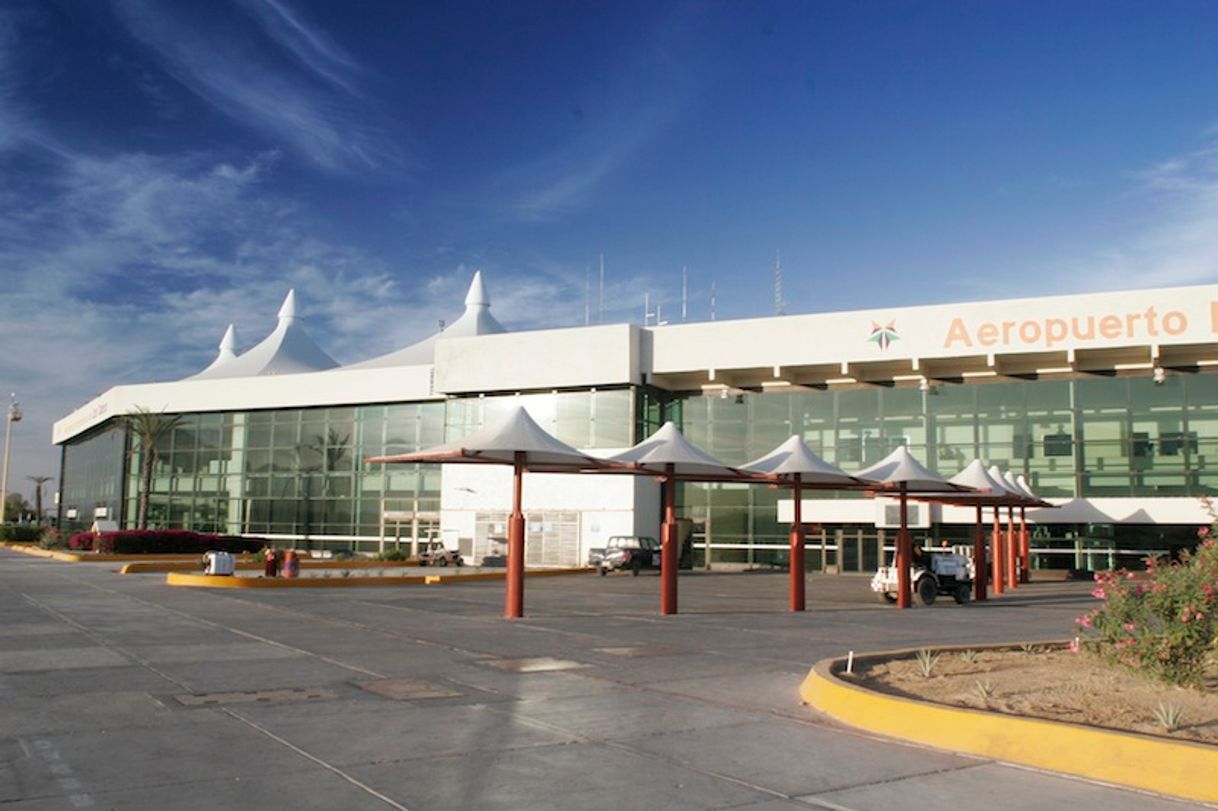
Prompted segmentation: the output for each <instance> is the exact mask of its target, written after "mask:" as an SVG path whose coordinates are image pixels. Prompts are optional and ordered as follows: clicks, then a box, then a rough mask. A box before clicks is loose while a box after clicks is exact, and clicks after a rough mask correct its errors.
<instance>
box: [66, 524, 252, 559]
mask: <svg viewBox="0 0 1218 811" xmlns="http://www.w3.org/2000/svg"><path fill="white" fill-rule="evenodd" d="M265 544H266V541H265V540H263V539H261V538H238V537H233V536H230V535H212V534H208V533H202V532H192V531H190V530H184V529H147V530H138V529H132V530H120V531H118V532H101V533H92V532H78V533H76V534H75V535H73V536H72V537H71V538H70V539H69V540H68V546H69V548H71V549H73V550H76V551H79V552H100V553H105V554H115V555H145V554H191V553H198V554H200V555H201V554H203V553H204V552H206V551H208V550H215V551H221V552H233V553H241V552H257V551H259V550H260V549H262V548H263V546H264V545H265Z"/></svg>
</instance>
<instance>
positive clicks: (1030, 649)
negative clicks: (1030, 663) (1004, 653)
mask: <svg viewBox="0 0 1218 811" xmlns="http://www.w3.org/2000/svg"><path fill="white" fill-rule="evenodd" d="M1019 649H1020V650H1021V651H1023V652H1024V653H1026V654H1029V655H1031V654H1033V653H1040V647H1039V646H1038V645H1035V644H1033V643H1031V642H1020V643H1019Z"/></svg>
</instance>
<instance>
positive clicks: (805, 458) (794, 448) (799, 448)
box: [740, 435, 866, 487]
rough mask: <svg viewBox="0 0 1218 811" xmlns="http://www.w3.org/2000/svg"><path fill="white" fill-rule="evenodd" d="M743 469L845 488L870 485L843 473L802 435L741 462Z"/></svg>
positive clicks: (749, 471)
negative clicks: (819, 453)
mask: <svg viewBox="0 0 1218 811" xmlns="http://www.w3.org/2000/svg"><path fill="white" fill-rule="evenodd" d="M740 469H741V470H743V471H745V472H747V473H760V474H763V475H766V476H779V477H781V478H786V479H791V478H793V477H794V476H795V475H796V474H799V478H800V483H801V484H810V485H818V484H820V485H840V486H842V487H850V486H852V485H860V484H866V482H861V481H859V480H858V479H857V478H855V477H854V476H851V475H850V474H848V473H845V472H843V471H842V469H841V468H839V467H837V466H835V465H831V464H829V463H828V462H826V461H825V460H824V459H821V458H820V457H819V456H817V455H816V454H815V453H813V452H812V449H811V448H809V447H808V446H807V445H806V444H805V443H804V441H803V438H802V437H800V436H798V435H792V436H790V437H789V438H788V439H787V440H786V441H785V442H783V443H782V444H781V445H779V446H778V447H777V448H775V449H774V450H772V451H770V452H769V453H767V454H766V455H765V456H762V457H760V458H758V459H754V460H753V461H751V462H748V463H747V464H744V465H741V466H740Z"/></svg>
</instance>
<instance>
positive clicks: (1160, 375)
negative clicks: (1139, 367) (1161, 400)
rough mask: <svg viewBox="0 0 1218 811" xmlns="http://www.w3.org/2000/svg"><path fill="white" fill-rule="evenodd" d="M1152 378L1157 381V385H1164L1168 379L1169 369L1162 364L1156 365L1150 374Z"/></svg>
mask: <svg viewBox="0 0 1218 811" xmlns="http://www.w3.org/2000/svg"><path fill="white" fill-rule="evenodd" d="M1150 379H1151V380H1153V381H1154V382H1155V385H1156V386H1162V385H1163V384H1164V382H1166V381H1167V370H1166V369H1164V368H1163V367H1162V366H1156V367H1155V370H1154V371H1153V372H1152V373H1151V375H1150Z"/></svg>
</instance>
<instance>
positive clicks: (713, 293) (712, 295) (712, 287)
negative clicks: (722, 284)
mask: <svg viewBox="0 0 1218 811" xmlns="http://www.w3.org/2000/svg"><path fill="white" fill-rule="evenodd" d="M714 320H715V283H714V282H711V321H714Z"/></svg>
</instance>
